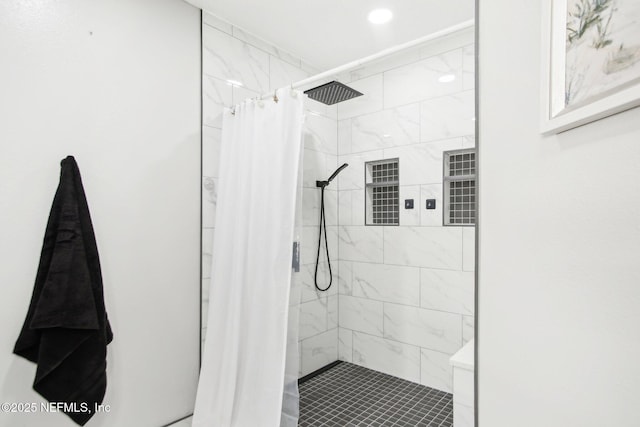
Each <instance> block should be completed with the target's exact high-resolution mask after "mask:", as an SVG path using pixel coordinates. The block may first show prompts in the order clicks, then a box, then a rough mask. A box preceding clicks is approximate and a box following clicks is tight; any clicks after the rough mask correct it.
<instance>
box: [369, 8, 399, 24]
mask: <svg viewBox="0 0 640 427" xmlns="http://www.w3.org/2000/svg"><path fill="white" fill-rule="evenodd" d="M391 18H393V13H391V11H390V10H389V9H375V10H372V11H371V12H369V22H371V23H373V24H384V23H386V22H389V21H391Z"/></svg>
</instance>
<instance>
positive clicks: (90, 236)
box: [13, 156, 113, 425]
mask: <svg viewBox="0 0 640 427" xmlns="http://www.w3.org/2000/svg"><path fill="white" fill-rule="evenodd" d="M60 165H61V171H60V184H59V185H58V190H57V191H56V195H55V197H54V199H53V206H52V207H51V212H50V214H49V222H48V223H47V229H46V231H45V235H44V243H43V245H42V253H41V255H40V265H39V266H38V273H37V275H36V282H35V285H34V289H33V294H32V296H31V304H30V305H29V311H28V313H27V318H26V319H25V321H24V325H23V326H22V331H21V332H20V336H19V337H18V340H17V341H16V345H15V348H14V350H13V352H14V353H15V354H17V355H20V356H22V357H24V358H26V359H28V360H31V361H32V362H35V363H36V364H37V365H38V367H37V370H36V377H35V380H34V383H33V388H34V389H35V390H36V391H37V392H38V393H40V394H41V395H42V396H43V397H44V398H45V399H47V400H48V401H49V402H60V403H61V404H60V406H59V407H58V410H62V412H65V413H66V414H67V415H68V416H69V417H70V418H71V419H72V420H73V421H75V422H76V423H77V424H79V425H84V424H85V423H86V422H87V421H89V419H90V418H91V417H92V416H93V415H94V411H95V409H96V407H97V405H99V404H101V403H102V399H103V398H104V394H105V390H106V387H107V376H106V365H107V362H106V357H107V344H109V343H110V342H111V340H112V339H113V334H112V333H111V326H110V325H109V320H108V319H107V313H106V310H105V307H104V297H103V293H102V274H101V272H100V260H99V259H98V248H97V245H96V239H95V235H94V233H93V226H92V225H91V218H90V216H89V207H88V206H87V199H86V197H85V194H84V189H83V188H82V180H81V178H80V171H79V169H78V165H77V164H76V161H75V159H74V158H73V157H72V156H68V157H67V158H66V159H64V160H62V162H61V163H60ZM65 403H66V404H67V405H64V404H65Z"/></svg>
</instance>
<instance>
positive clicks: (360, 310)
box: [337, 30, 475, 392]
mask: <svg viewBox="0 0 640 427" xmlns="http://www.w3.org/2000/svg"><path fill="white" fill-rule="evenodd" d="M473 66H474V48H473V31H472V30H467V31H462V32H460V33H457V34H454V35H451V36H449V37H447V38H446V39H441V40H437V41H433V42H430V43H429V44H426V45H424V46H421V47H418V48H414V49H411V50H409V51H406V52H400V53H398V54H396V55H394V56H393V57H391V58H388V59H387V60H384V61H379V62H377V63H375V64H371V65H370V66H365V67H361V68H359V69H358V70H353V71H351V72H349V73H345V75H344V76H342V77H343V81H345V82H348V83H349V85H350V86H352V87H354V88H355V89H357V90H359V91H361V92H363V93H364V94H365V95H364V96H362V97H360V98H356V99H354V100H350V101H346V102H343V103H340V104H338V114H337V119H338V147H337V155H338V156H337V160H338V164H342V163H344V162H346V163H349V168H347V169H346V170H345V171H344V172H343V173H342V174H341V175H339V178H338V206H339V210H338V222H337V224H338V228H337V229H338V236H337V237H338V251H339V261H338V270H339V279H338V325H339V328H338V331H337V340H338V357H339V358H340V359H341V360H346V361H349V362H353V363H357V364H360V365H363V366H366V367H368V368H372V369H376V370H380V371H383V372H386V373H389V374H392V375H396V376H399V377H402V378H405V379H407V380H411V381H415V382H419V383H422V384H425V385H428V386H430V387H434V388H437V389H440V390H445V391H448V392H451V391H452V383H453V378H452V372H451V368H450V365H449V357H450V356H451V355H453V354H454V353H455V352H456V351H457V350H458V349H460V348H461V347H462V346H463V344H464V343H466V342H468V341H469V340H470V339H472V338H473V316H474V273H473V270H474V264H475V260H474V257H475V253H474V247H475V241H474V239H475V233H474V227H443V226H442V175H443V170H442V165H443V159H442V152H443V151H446V150H453V149H460V148H467V147H474V146H475V138H474V129H475V123H474V120H475V117H474V116H475V114H474V108H475V107H474V68H473ZM445 75H446V76H448V77H447V79H449V80H450V81H449V82H441V81H440V78H441V77H442V76H445ZM445 80H446V79H445ZM395 157H397V158H399V161H400V174H399V177H400V178H399V179H400V198H401V200H400V225H399V226H387V227H380V226H365V225H364V206H365V205H364V203H365V200H364V162H366V161H370V160H379V159H385V158H395ZM427 198H434V199H436V206H437V209H434V210H426V206H425V200H426V199H427ZM404 199H414V206H415V208H414V209H413V210H408V209H404V203H403V200H404Z"/></svg>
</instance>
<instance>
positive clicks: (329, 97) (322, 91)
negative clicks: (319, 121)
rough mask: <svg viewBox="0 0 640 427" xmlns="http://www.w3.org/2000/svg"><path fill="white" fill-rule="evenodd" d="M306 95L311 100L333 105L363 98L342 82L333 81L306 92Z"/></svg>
mask: <svg viewBox="0 0 640 427" xmlns="http://www.w3.org/2000/svg"><path fill="white" fill-rule="evenodd" d="M304 93H305V94H306V95H308V96H309V98H311V99H315V100H316V101H318V102H322V103H323V104H327V105H333V104H337V103H338V102H342V101H346V100H348V99H351V98H355V97H358V96H362V95H363V94H362V93H360V92H358V91H357V90H355V89H352V88H350V87H349V86H347V85H343V84H342V83H340V82H337V81H335V80H334V81H332V82H329V83H325V84H323V85H321V86H318V87H314V88H313V89H309V90H305V91H304Z"/></svg>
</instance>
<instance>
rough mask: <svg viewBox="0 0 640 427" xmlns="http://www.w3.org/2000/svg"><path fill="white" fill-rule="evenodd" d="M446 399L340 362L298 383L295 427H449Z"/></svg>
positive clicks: (436, 392)
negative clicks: (297, 412)
mask: <svg viewBox="0 0 640 427" xmlns="http://www.w3.org/2000/svg"><path fill="white" fill-rule="evenodd" d="M452 397H453V396H452V395H451V394H449V393H445V392H444V391H440V390H436V389H433V388H429V387H425V386H422V385H420V384H416V383H412V382H410V381H406V380H403V379H400V378H396V377H392V376H391V375H386V374H383V373H381V372H377V371H373V370H371V369H367V368H363V367H362V366H358V365H354V364H352V363H347V362H341V363H339V364H337V365H336V366H334V367H332V368H330V369H329V370H327V371H325V372H323V373H321V374H319V375H317V376H315V377H313V378H310V379H308V380H306V381H304V382H302V383H301V384H300V419H299V422H298V425H299V426H300V427H311V426H314V427H315V426H328V427H346V426H367V427H370V426H398V427H415V426H433V427H435V426H442V427H451V426H453V402H452Z"/></svg>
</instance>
